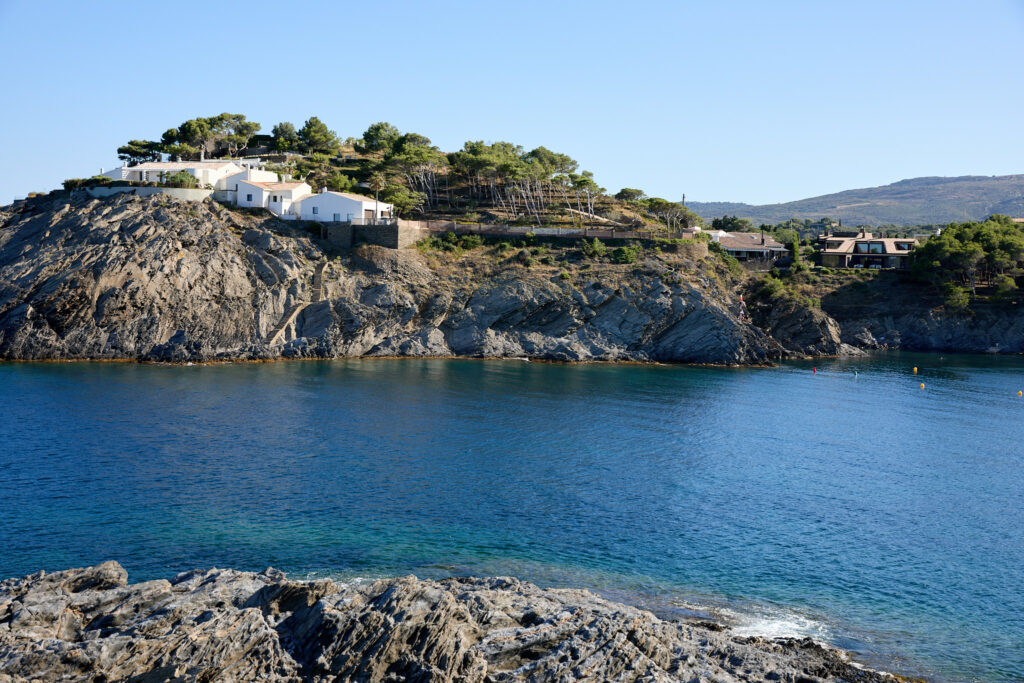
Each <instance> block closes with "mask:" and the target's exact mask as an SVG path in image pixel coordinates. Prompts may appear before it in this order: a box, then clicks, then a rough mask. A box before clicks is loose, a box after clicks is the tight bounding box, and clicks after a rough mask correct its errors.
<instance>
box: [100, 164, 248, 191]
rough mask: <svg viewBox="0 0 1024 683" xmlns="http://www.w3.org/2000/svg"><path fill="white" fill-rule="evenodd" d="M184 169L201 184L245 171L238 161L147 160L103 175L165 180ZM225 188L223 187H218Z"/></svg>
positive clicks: (217, 181) (214, 182)
mask: <svg viewBox="0 0 1024 683" xmlns="http://www.w3.org/2000/svg"><path fill="white" fill-rule="evenodd" d="M182 171H184V172H185V173H188V174H189V175H191V176H193V177H195V179H196V180H197V181H198V182H199V185H200V186H203V185H210V186H211V187H215V188H216V187H217V184H218V183H219V182H220V181H221V180H223V179H225V178H227V177H228V176H232V175H236V174H238V173H242V172H244V171H245V167H243V165H242V164H240V163H238V162H236V161H227V160H221V161H146V162H143V163H141V164H136V165H135V166H120V167H118V168H114V169H111V170H109V171H107V172H105V173H103V175H105V176H107V177H108V178H113V179H114V180H134V181H136V182H142V183H146V182H149V183H159V182H165V181H166V180H167V178H169V177H170V176H172V175H174V174H175V173H180V172H182ZM217 189H223V188H217Z"/></svg>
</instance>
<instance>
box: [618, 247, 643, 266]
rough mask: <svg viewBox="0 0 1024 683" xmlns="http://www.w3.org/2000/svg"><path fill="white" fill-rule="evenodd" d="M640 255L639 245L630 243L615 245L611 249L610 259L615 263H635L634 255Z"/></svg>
mask: <svg viewBox="0 0 1024 683" xmlns="http://www.w3.org/2000/svg"><path fill="white" fill-rule="evenodd" d="M639 255H640V245H639V244H630V245H627V246H625V247H616V248H615V249H614V250H612V261H614V262H615V263H636V257H637V256H639Z"/></svg>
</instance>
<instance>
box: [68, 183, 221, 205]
mask: <svg viewBox="0 0 1024 683" xmlns="http://www.w3.org/2000/svg"><path fill="white" fill-rule="evenodd" d="M85 191H86V192H87V193H89V196H90V197H95V198H97V199H99V198H103V197H112V196H113V195H115V194H133V195H135V196H137V197H150V196H152V195H155V194H165V195H168V196H170V197H173V198H175V199H180V200H182V201H186V202H201V201H203V200H205V199H209V198H210V197H211V196H213V192H214V191H213V190H197V189H194V188H188V187H131V186H116V187H87V188H85Z"/></svg>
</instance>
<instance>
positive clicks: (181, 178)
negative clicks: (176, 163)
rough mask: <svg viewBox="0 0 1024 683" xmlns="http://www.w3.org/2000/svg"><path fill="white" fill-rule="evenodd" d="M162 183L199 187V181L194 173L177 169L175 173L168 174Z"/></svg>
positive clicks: (174, 185) (173, 185) (170, 185)
mask: <svg viewBox="0 0 1024 683" xmlns="http://www.w3.org/2000/svg"><path fill="white" fill-rule="evenodd" d="M164 184H165V185H167V186H168V187H188V188H194V187H199V181H198V180H197V179H196V177H195V176H194V175H192V174H191V173H189V172H187V171H178V172H177V173H175V174H173V175H171V176H169V177H168V178H167V180H166V181H165V182H164Z"/></svg>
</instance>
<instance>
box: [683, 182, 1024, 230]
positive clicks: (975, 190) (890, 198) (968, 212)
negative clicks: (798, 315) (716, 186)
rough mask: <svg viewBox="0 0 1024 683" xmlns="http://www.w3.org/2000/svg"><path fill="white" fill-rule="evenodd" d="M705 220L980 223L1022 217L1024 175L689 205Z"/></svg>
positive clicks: (921, 223)
mask: <svg viewBox="0 0 1024 683" xmlns="http://www.w3.org/2000/svg"><path fill="white" fill-rule="evenodd" d="M687 206H689V207H690V209H691V210H693V211H695V212H696V213H697V214H699V215H700V216H702V217H703V218H706V219H711V218H717V217H719V216H724V215H727V214H728V215H730V216H733V215H735V216H739V217H740V218H749V219H750V220H751V221H753V222H754V223H755V224H761V223H778V222H780V221H784V220H786V219H788V218H810V219H818V218H822V217H824V216H828V217H830V218H838V219H840V220H842V221H843V224H844V225H851V226H852V225H884V224H887V223H894V224H897V225H928V224H942V223H952V222H955V221H967V220H979V219H982V218H985V217H987V216H990V215H992V214H994V213H1002V214H1007V215H1010V216H1017V217H1019V216H1024V175H1004V176H959V177H957V178H939V177H927V178H911V179H910V180H901V181H899V182H897V183H892V184H891V185H883V186H881V187H868V188H864V189H860V190H846V191H845V192H837V193H835V194H826V195H822V196H820V197H811V198H810V199H800V200H798V201H795V202H786V203H784V204H763V205H761V206H754V205H752V204H742V203H737V202H689V203H688V204H687Z"/></svg>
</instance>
